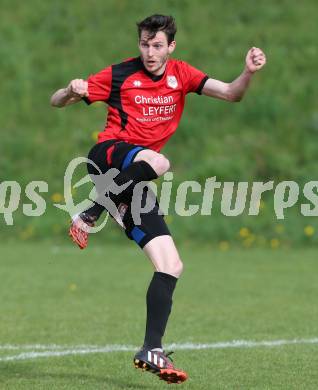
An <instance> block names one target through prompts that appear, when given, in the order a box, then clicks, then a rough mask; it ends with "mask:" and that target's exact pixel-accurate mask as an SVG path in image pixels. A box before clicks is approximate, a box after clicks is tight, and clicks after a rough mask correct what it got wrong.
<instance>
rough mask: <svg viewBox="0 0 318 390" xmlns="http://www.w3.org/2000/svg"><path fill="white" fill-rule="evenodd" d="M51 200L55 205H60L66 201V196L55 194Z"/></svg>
mask: <svg viewBox="0 0 318 390" xmlns="http://www.w3.org/2000/svg"><path fill="white" fill-rule="evenodd" d="M51 199H52V201H53V202H54V203H59V202H62V201H63V200H64V196H63V195H62V194H60V193H59V192H55V193H54V194H53V195H52V196H51Z"/></svg>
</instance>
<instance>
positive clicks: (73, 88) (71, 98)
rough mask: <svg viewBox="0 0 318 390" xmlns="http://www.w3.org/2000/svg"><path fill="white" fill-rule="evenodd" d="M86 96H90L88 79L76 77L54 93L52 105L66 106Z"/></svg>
mask: <svg viewBox="0 0 318 390" xmlns="http://www.w3.org/2000/svg"><path fill="white" fill-rule="evenodd" d="M84 96H88V84H87V81H85V80H82V79H75V80H72V81H71V82H70V83H69V85H68V86H67V87H66V88H62V89H59V90H57V91H56V92H55V93H54V94H53V95H52V97H51V105H52V106H53V107H65V106H67V105H69V104H74V103H77V102H79V101H80V100H81V99H82V97H84Z"/></svg>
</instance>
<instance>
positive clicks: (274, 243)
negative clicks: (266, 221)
mask: <svg viewBox="0 0 318 390" xmlns="http://www.w3.org/2000/svg"><path fill="white" fill-rule="evenodd" d="M279 245H280V242H279V240H278V239H277V238H272V239H271V240H270V246H271V248H272V249H276V248H278V247H279Z"/></svg>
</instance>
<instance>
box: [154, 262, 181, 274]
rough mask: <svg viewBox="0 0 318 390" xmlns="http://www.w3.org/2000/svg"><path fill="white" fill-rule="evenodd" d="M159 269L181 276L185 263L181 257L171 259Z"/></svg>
mask: <svg viewBox="0 0 318 390" xmlns="http://www.w3.org/2000/svg"><path fill="white" fill-rule="evenodd" d="M158 271H159V272H164V273H166V274H169V275H173V276H175V277H177V278H179V276H180V275H181V274H182V272H183V263H182V261H181V260H180V259H174V260H171V259H170V261H169V262H166V263H163V264H162V265H161V267H160V269H158Z"/></svg>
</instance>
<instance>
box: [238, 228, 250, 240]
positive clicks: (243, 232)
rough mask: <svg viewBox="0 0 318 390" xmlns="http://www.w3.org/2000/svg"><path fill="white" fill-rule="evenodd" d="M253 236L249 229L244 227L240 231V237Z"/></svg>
mask: <svg viewBox="0 0 318 390" xmlns="http://www.w3.org/2000/svg"><path fill="white" fill-rule="evenodd" d="M250 234H251V232H250V231H249V229H248V228H246V227H242V228H241V229H240V231H239V235H240V237H241V238H246V237H248V236H249V235H250Z"/></svg>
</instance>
